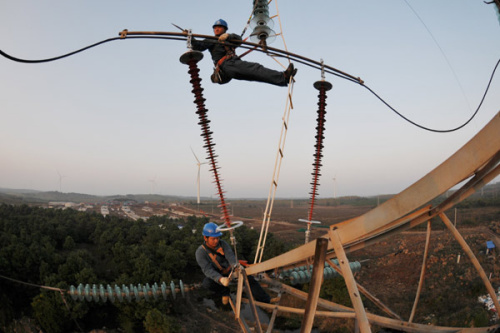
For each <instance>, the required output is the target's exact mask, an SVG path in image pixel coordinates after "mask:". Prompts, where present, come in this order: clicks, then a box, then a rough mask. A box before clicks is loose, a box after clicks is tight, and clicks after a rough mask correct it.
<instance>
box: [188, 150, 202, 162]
mask: <svg viewBox="0 0 500 333" xmlns="http://www.w3.org/2000/svg"><path fill="white" fill-rule="evenodd" d="M189 148H190V149H191V152H192V153H193V156H194V158H196V162H198V164H200V160H199V159H198V156H196V154H195V153H194V151H193V148H191V146H189Z"/></svg>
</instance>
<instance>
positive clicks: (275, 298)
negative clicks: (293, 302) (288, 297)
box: [269, 297, 281, 304]
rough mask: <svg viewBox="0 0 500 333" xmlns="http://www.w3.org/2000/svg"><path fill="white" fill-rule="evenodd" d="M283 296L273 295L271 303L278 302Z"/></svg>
mask: <svg viewBox="0 0 500 333" xmlns="http://www.w3.org/2000/svg"><path fill="white" fill-rule="evenodd" d="M280 299H281V297H273V298H271V299H270V300H269V303H271V304H275V303H278V302H279V301H280Z"/></svg>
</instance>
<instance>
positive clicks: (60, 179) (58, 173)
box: [56, 170, 66, 193]
mask: <svg viewBox="0 0 500 333" xmlns="http://www.w3.org/2000/svg"><path fill="white" fill-rule="evenodd" d="M56 171H57V175H58V176H59V192H61V193H62V180H63V178H64V177H66V176H63V175H61V173H60V172H59V170H56Z"/></svg>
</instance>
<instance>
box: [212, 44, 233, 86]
mask: <svg viewBox="0 0 500 333" xmlns="http://www.w3.org/2000/svg"><path fill="white" fill-rule="evenodd" d="M224 48H225V49H226V55H225V56H223V57H222V58H220V59H219V61H217V63H216V64H215V68H214V73H213V74H212V76H211V77H210V78H211V80H212V82H213V83H218V84H224V83H228V82H229V81H231V78H229V79H227V78H226V77H224V73H222V72H221V69H220V66H222V64H223V63H224V61H226V60H229V59H231V58H233V57H235V56H236V54H235V49H234V47H229V46H224Z"/></svg>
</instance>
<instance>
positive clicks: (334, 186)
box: [333, 175, 337, 199]
mask: <svg viewBox="0 0 500 333" xmlns="http://www.w3.org/2000/svg"><path fill="white" fill-rule="evenodd" d="M333 198H334V199H337V175H335V176H333Z"/></svg>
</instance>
